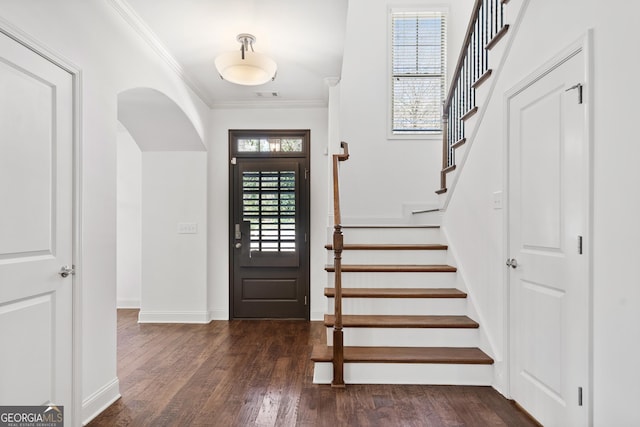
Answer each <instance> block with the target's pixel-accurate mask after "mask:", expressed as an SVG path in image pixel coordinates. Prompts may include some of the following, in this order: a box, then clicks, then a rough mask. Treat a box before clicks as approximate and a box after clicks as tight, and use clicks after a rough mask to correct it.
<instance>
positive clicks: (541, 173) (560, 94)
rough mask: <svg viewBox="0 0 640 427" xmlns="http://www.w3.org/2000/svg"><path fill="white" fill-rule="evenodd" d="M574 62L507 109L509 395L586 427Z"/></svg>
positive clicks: (582, 158)
mask: <svg viewBox="0 0 640 427" xmlns="http://www.w3.org/2000/svg"><path fill="white" fill-rule="evenodd" d="M583 57H584V54H583V53H581V52H580V53H577V54H575V55H574V56H573V57H571V58H570V59H568V60H566V61H565V62H563V63H562V64H561V65H559V66H557V67H556V68H554V69H553V70H551V71H550V72H549V73H547V74H545V75H543V76H542V77H540V78H539V79H537V80H536V81H535V82H534V83H532V84H531V85H529V86H527V87H526V88H525V89H524V90H522V91H521V92H519V93H518V94H516V95H515V96H513V97H512V98H510V99H509V104H508V108H509V110H508V114H509V253H510V256H511V257H512V258H513V259H515V262H514V261H512V264H513V265H512V266H510V267H509V266H508V267H507V268H509V270H510V273H509V291H510V343H511V348H510V351H511V353H510V354H511V393H512V397H513V398H514V399H515V400H516V401H517V402H518V403H519V404H520V405H521V406H522V407H524V409H525V410H527V411H528V412H529V413H530V414H531V415H533V416H534V417H535V418H536V419H537V420H538V421H540V422H541V423H542V424H543V425H545V426H549V427H550V426H562V427H571V426H584V425H587V424H586V420H587V409H586V406H585V405H586V393H587V390H586V385H587V379H588V324H589V323H588V265H587V264H588V263H587V255H586V254H584V255H583V254H580V251H579V239H580V237H579V236H584V235H585V232H586V231H587V209H588V207H587V190H588V176H587V173H588V166H587V163H586V160H587V146H588V144H587V139H586V135H585V104H581V103H580V101H579V97H580V93H579V91H581V90H582V89H581V88H577V87H576V88H574V89H571V87H572V86H574V85H576V84H577V83H581V82H584V58H583ZM580 387H582V388H583V393H584V396H585V399H583V404H582V406H580V402H579V394H580Z"/></svg>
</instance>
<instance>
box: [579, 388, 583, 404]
mask: <svg viewBox="0 0 640 427" xmlns="http://www.w3.org/2000/svg"><path fill="white" fill-rule="evenodd" d="M578 406H582V387H578Z"/></svg>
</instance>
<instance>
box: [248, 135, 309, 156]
mask: <svg viewBox="0 0 640 427" xmlns="http://www.w3.org/2000/svg"><path fill="white" fill-rule="evenodd" d="M236 149H237V150H238V152H239V153H282V152H284V153H292V152H294V153H301V152H302V151H303V140H302V138H238V139H237V147H236Z"/></svg>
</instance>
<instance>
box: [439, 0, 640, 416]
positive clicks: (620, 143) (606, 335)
mask: <svg viewBox="0 0 640 427" xmlns="http://www.w3.org/2000/svg"><path fill="white" fill-rule="evenodd" d="M639 14H640V4H639V3H637V2H631V1H625V2H618V3H617V4H616V5H615V7H612V6H611V4H608V3H606V2H601V1H595V0H590V1H583V0H566V1H562V2H557V1H553V0H535V1H530V2H529V7H528V9H527V11H526V15H525V17H524V21H523V23H522V26H521V27H520V28H519V30H518V33H517V37H516V39H515V41H514V45H513V49H512V51H511V54H510V57H509V59H508V61H507V63H506V64H505V68H504V70H503V72H502V74H501V76H500V79H499V81H498V83H497V86H496V91H495V93H494V97H493V99H492V101H491V103H490V105H489V107H488V109H487V114H486V116H485V117H484V122H483V127H482V128H481V130H480V132H479V133H478V137H477V139H476V140H475V141H473V145H472V148H471V152H470V155H469V158H468V161H467V163H466V165H465V167H464V169H463V170H462V173H461V175H460V180H459V182H458V186H457V187H456V189H455V193H454V195H453V197H452V199H451V203H450V205H449V208H448V209H447V212H446V214H445V218H444V226H445V228H446V231H447V233H448V235H449V237H450V242H449V243H450V244H451V245H452V246H453V247H454V248H455V249H456V251H457V253H458V256H459V261H460V264H461V265H462V266H463V268H464V270H465V272H466V278H467V283H468V286H469V288H470V291H471V292H472V293H473V295H474V296H475V298H476V301H477V302H479V308H480V310H481V311H482V312H483V313H484V314H485V320H487V322H485V324H483V326H484V327H488V328H489V332H490V334H491V335H492V336H493V337H494V338H495V342H496V343H497V347H498V348H497V349H498V351H499V353H501V354H502V353H504V351H505V348H504V346H505V342H504V341H503V340H502V338H503V335H504V333H505V330H504V321H505V319H504V316H505V313H504V312H503V311H501V310H496V307H504V306H505V301H504V300H503V296H504V295H505V289H504V287H505V280H504V268H505V267H504V259H506V256H507V254H506V253H505V248H504V241H503V230H504V218H503V211H495V210H493V206H492V197H493V195H492V194H493V192H494V191H498V190H503V189H504V188H505V187H504V181H503V179H504V170H505V165H504V163H503V161H504V147H505V142H504V134H503V132H504V122H503V121H504V108H503V107H504V106H503V102H504V98H503V94H504V93H505V92H506V91H508V90H509V89H510V88H512V87H513V86H515V85H516V84H517V83H518V82H519V81H521V80H522V79H524V78H525V77H526V76H527V75H528V74H529V73H530V72H532V71H533V70H534V69H536V68H538V67H539V66H541V65H542V64H543V63H545V62H546V61H547V60H549V59H551V58H552V57H554V56H555V55H556V54H557V53H558V52H559V51H561V50H562V49H563V48H564V47H566V46H568V45H569V44H571V43H572V42H574V41H575V40H577V39H579V38H581V37H583V36H584V35H585V33H586V32H587V30H588V29H590V28H591V29H593V36H594V37H593V38H594V46H593V77H594V81H593V84H592V85H590V86H589V85H587V87H586V88H585V90H586V91H587V93H588V92H589V91H591V95H592V96H593V100H594V103H593V105H591V106H590V107H591V108H592V109H593V118H594V121H593V124H592V125H593V176H592V179H593V203H594V207H593V233H592V241H591V242H587V246H588V247H589V248H590V249H591V250H592V251H593V265H592V271H593V304H592V305H593V355H592V362H593V383H592V390H591V393H590V394H592V396H593V407H592V410H593V420H594V425H595V426H614V425H615V426H630V425H640V413H639V412H638V411H637V410H636V407H635V404H636V402H637V401H638V399H639V398H640V392H639V391H638V387H637V385H638V383H640V369H638V365H637V363H638V354H640V339H638V334H637V331H636V328H635V327H634V326H633V325H637V324H638V323H639V322H640V309H639V307H640V286H638V278H637V274H636V272H635V269H634V266H636V265H637V263H638V250H637V245H636V242H637V241H638V239H640V222H638V220H637V217H638V212H639V210H640V192H639V191H637V190H636V189H635V185H636V184H637V183H638V182H640V168H638V167H637V161H638V158H640V145H638V144H637V137H636V136H637V126H636V124H635V122H634V120H633V112H635V111H637V100H638V99H639V98H640V89H639V88H638V86H637V85H635V84H634V82H635V81H636V79H637V73H638V69H639V68H640V58H639V56H638V55H636V54H634V53H631V51H629V50H628V49H630V45H629V44H630V43H632V42H633V41H636V40H639V39H640V28H639V27H638V25H637V23H636V18H637V16H638V15H639ZM541 29H544V30H543V31H542V30H541ZM631 49H632V50H633V48H631ZM587 328H589V325H585V329H587ZM499 369H501V368H499ZM502 373H504V370H503V369H502ZM497 385H498V387H499V388H500V389H501V390H503V391H505V387H506V383H505V378H504V377H498V378H497Z"/></svg>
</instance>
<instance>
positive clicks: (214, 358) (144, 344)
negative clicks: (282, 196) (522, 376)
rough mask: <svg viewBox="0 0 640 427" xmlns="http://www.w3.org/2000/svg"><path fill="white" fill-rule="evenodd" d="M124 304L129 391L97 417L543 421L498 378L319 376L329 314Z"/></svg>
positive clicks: (124, 375)
mask: <svg viewBox="0 0 640 427" xmlns="http://www.w3.org/2000/svg"><path fill="white" fill-rule="evenodd" d="M136 320H137V310H119V311H118V376H119V379H120V392H121V393H122V398H121V399H120V400H118V401H117V402H116V403H114V404H113V405H112V406H111V407H109V408H108V409H107V410H106V411H105V412H103V413H102V414H101V415H99V416H98V417H97V418H96V419H94V420H93V421H92V422H91V423H90V424H89V426H91V427H99V426H109V427H112V426H135V427H138V426H140V427H142V426H181V427H182V426H224V427H227V426H277V427H288V426H330V427H338V426H384V427H387V426H416V427H417V426H429V427H441V426H459V427H460V426H478V427H480V426H482V427H485V426H509V427H512V426H517V427H519V426H535V425H536V424H535V423H533V422H532V421H531V420H529V419H528V418H527V416H526V415H525V414H524V413H522V412H520V411H519V410H518V409H517V408H516V407H515V405H513V403H511V402H509V401H508V400H506V399H505V398H504V397H502V396H501V395H500V394H499V393H497V392H496V391H495V390H493V389H492V388H490V387H459V386H398V385H348V386H347V388H346V389H344V390H337V389H332V388H331V387H329V386H327V385H314V384H312V375H313V364H312V363H311V361H310V358H309V355H310V353H311V349H312V347H313V345H314V344H318V343H322V342H325V341H324V340H325V327H324V325H323V324H322V322H304V321H280V320H271V321H229V322H227V321H215V322H212V323H210V324H208V325H149V324H142V325H140V324H138V323H137V322H136Z"/></svg>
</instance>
